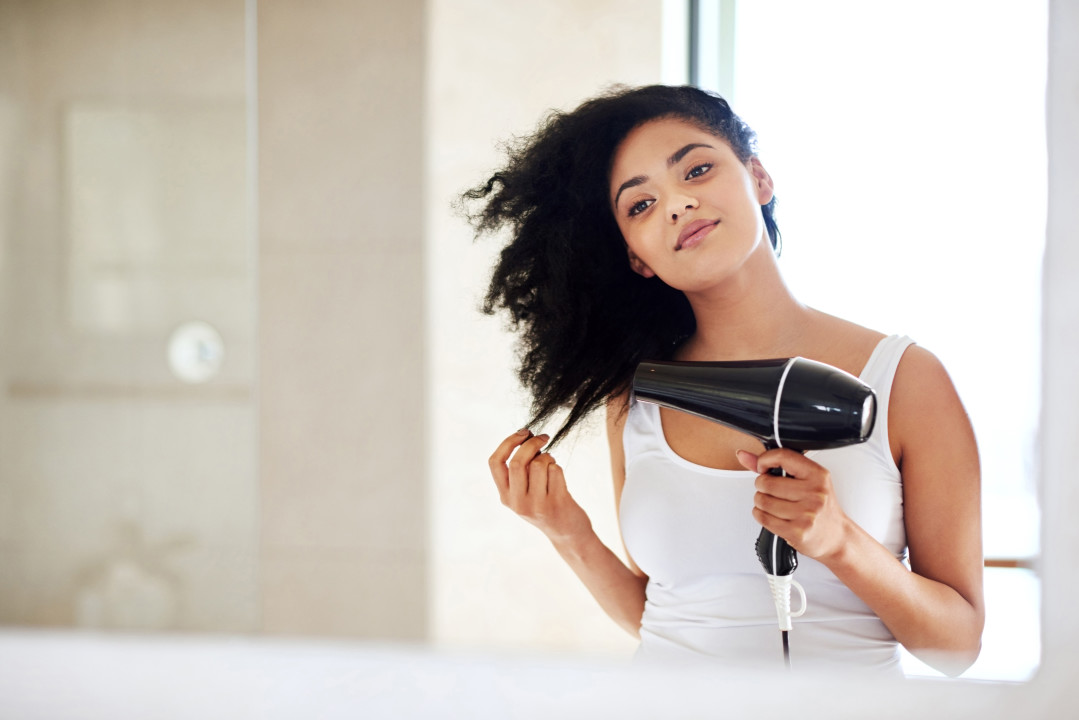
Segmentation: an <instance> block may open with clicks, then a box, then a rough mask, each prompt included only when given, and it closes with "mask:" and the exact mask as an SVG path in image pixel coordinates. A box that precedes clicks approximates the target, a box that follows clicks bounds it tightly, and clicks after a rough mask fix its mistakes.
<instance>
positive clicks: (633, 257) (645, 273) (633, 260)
mask: <svg viewBox="0 0 1079 720" xmlns="http://www.w3.org/2000/svg"><path fill="white" fill-rule="evenodd" d="M626 254H627V255H629V267H630V269H631V270H633V272H635V273H637V274H638V275H640V276H641V277H644V278H651V277H655V276H656V273H655V272H654V271H653V270H652V268H650V267H648V266H647V265H645V263H644V260H641V259H640V258H639V257H637V254H636V253H634V252H633V251H632V250H630V249H629V247H628V246H627V247H626Z"/></svg>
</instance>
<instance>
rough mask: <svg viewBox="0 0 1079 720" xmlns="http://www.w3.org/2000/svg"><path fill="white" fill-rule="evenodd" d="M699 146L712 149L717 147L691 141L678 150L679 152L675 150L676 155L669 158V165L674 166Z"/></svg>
mask: <svg viewBox="0 0 1079 720" xmlns="http://www.w3.org/2000/svg"><path fill="white" fill-rule="evenodd" d="M699 147H703V148H710V149H712V150H714V149H715V148H713V147H712V146H711V145H705V144H704V143H690V144H689V145H686V146H685V147H684V148H682V149H681V150H678V151H677V152H675V153H674V155H671V156H670V157H669V158H667V167H671V166H673V165H674V164H675V163H677V162H678V161H679V160H681V159H682V158H684V157H685V156H686V154H687V153H688V152H689V151H690V150H694V149H696V148H699Z"/></svg>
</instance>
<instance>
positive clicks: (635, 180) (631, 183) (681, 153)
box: [614, 143, 715, 206]
mask: <svg viewBox="0 0 1079 720" xmlns="http://www.w3.org/2000/svg"><path fill="white" fill-rule="evenodd" d="M701 147H703V148H710V149H713V150H714V149H715V148H713V147H712V146H711V145H707V144H705V143H689V144H688V145H686V146H685V147H682V148H679V149H678V150H676V151H675V152H674V154H672V155H671V156H670V157H669V158H667V167H672V166H674V165H676V164H677V163H678V161H679V160H681V159H682V158H684V157H685V156H686V155H687V154H688V153H689V151H690V150H695V149H696V148H701ZM646 180H648V178H646V177H645V176H644V175H637V176H636V177H631V178H630V179H629V180H626V181H625V182H624V183H622V184H621V185H619V186H618V192H616V193H615V194H614V204H615V205H616V206H617V205H618V198H620V197H621V196H622V191H623V190H629V189H630V188H631V187H637V186H638V185H640V184H641V183H643V182H645V181H646Z"/></svg>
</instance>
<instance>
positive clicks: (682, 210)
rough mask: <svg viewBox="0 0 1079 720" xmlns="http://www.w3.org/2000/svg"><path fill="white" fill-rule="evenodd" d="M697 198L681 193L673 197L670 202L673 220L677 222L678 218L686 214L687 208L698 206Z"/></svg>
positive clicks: (670, 212) (669, 211) (669, 207)
mask: <svg viewBox="0 0 1079 720" xmlns="http://www.w3.org/2000/svg"><path fill="white" fill-rule="evenodd" d="M698 205H699V204H698V202H697V200H696V198H691V197H689V196H687V195H681V196H678V197H673V198H671V201H670V203H669V204H668V206H667V208H668V213H669V214H670V216H671V222H677V221H678V218H679V217H680V216H682V215H685V214H686V211H687V210H691V209H693V208H696V207H698Z"/></svg>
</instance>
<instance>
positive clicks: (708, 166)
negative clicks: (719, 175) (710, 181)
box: [686, 163, 712, 180]
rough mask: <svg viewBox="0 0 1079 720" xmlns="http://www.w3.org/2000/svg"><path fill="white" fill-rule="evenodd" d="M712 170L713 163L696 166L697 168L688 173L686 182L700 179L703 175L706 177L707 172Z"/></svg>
mask: <svg viewBox="0 0 1079 720" xmlns="http://www.w3.org/2000/svg"><path fill="white" fill-rule="evenodd" d="M711 169H712V165H711V163H704V164H703V165H696V166H694V167H693V169H692V170H690V171H689V172H688V173H686V180H689V179H691V178H696V177H700V176H701V175H704V174H705V173H706V172H708V171H709V170H711Z"/></svg>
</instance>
